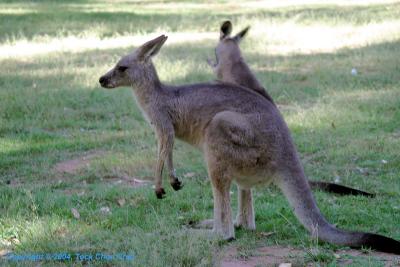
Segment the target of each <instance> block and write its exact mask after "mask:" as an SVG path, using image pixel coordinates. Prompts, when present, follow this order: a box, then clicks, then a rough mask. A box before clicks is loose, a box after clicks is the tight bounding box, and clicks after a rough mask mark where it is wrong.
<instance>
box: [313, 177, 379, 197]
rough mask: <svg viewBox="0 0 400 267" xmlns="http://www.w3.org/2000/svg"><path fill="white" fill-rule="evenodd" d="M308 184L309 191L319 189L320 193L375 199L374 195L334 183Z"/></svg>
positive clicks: (314, 182) (319, 182) (315, 182)
mask: <svg viewBox="0 0 400 267" xmlns="http://www.w3.org/2000/svg"><path fill="white" fill-rule="evenodd" d="M308 182H309V184H310V187H311V189H320V190H322V191H326V192H329V193H335V194H339V195H354V196H366V197H375V194H373V193H368V192H365V191H362V190H358V189H355V188H351V187H348V186H344V185H340V184H335V183H328V182H322V181H310V180H309V181H308Z"/></svg>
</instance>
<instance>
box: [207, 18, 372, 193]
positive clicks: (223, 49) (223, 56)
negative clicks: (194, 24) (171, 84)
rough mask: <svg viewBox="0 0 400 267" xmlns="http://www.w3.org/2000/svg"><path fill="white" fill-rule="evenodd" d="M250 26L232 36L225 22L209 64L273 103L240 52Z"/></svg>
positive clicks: (320, 185)
mask: <svg viewBox="0 0 400 267" xmlns="http://www.w3.org/2000/svg"><path fill="white" fill-rule="evenodd" d="M249 28H250V27H246V28H245V29H244V30H242V31H240V32H239V33H238V34H236V35H235V36H234V37H230V34H231V32H232V23H231V22H230V21H225V22H223V23H222V25H221V29H220V40H219V43H218V45H217V47H216V49H215V57H216V63H213V62H212V61H211V60H208V64H209V65H210V66H211V67H212V69H213V70H214V72H215V74H216V75H217V78H218V80H219V81H221V82H226V83H232V84H236V85H240V86H244V87H247V88H249V89H252V90H254V91H256V92H257V93H259V94H260V95H262V96H263V97H265V98H266V99H267V100H268V101H271V102H272V103H273V102H274V101H273V99H272V97H271V96H270V95H269V94H268V93H267V92H266V90H265V88H264V87H263V86H262V85H261V83H260V82H259V81H258V80H257V78H256V76H255V75H254V74H253V72H252V71H251V70H250V68H249V66H248V65H247V63H246V62H245V60H244V58H243V57H242V53H241V52H240V48H239V43H240V41H241V40H242V39H243V37H244V36H246V34H247V32H248V30H249ZM308 182H309V184H310V186H311V188H312V189H320V190H324V191H327V192H332V193H336V194H341V195H363V196H369V197H375V195H374V194H371V193H368V192H364V191H361V190H358V189H354V188H351V187H347V186H343V185H339V184H335V183H328V182H322V181H308Z"/></svg>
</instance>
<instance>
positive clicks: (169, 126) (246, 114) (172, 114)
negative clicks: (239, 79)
mask: <svg viewBox="0 0 400 267" xmlns="http://www.w3.org/2000/svg"><path fill="white" fill-rule="evenodd" d="M166 40H167V36H165V35H161V36H159V37H157V38H155V39H153V40H150V41H148V42H146V43H144V44H143V45H142V46H140V47H139V48H137V49H136V50H135V51H133V52H132V53H130V54H128V55H126V56H124V57H122V58H121V59H120V60H119V61H118V63H117V64H116V65H115V66H114V67H113V68H112V69H111V70H109V71H108V72H107V73H106V74H104V75H103V76H101V77H100V79H99V83H100V84H101V86H102V87H104V88H107V89H112V88H116V87H121V86H131V87H133V93H134V96H135V99H136V101H137V103H138V105H139V106H140V108H141V110H142V112H143V115H144V116H145V117H146V119H147V120H148V121H149V123H150V124H151V125H152V127H153V128H154V130H155V132H156V136H157V139H158V160H157V164H156V175H155V193H156V195H157V197H162V196H163V195H164V194H165V191H164V189H163V187H162V179H161V176H162V171H163V165H164V162H165V161H166V163H167V164H166V165H167V169H168V171H169V175H170V180H171V181H172V184H174V183H177V182H176V181H177V180H178V179H177V177H176V176H175V174H174V171H173V160H172V149H173V143H174V138H175V137H176V138H179V139H181V140H183V141H185V142H187V143H189V144H191V145H192V146H195V147H197V148H198V149H200V150H201V151H202V152H203V155H204V159H205V162H206V165H207V170H208V174H209V177H210V180H211V186H212V192H213V199H214V220H213V230H212V232H213V233H214V234H216V235H218V236H221V237H222V238H224V239H226V240H232V239H234V237H235V232H234V226H233V220H232V216H231V206H230V186H231V183H232V182H236V183H237V184H238V185H239V188H240V191H239V210H238V216H237V223H238V225H240V226H242V227H244V228H247V229H255V220H254V209H253V200H252V194H251V188H252V187H253V186H255V185H260V184H270V183H274V184H276V185H277V186H278V187H279V188H280V189H281V190H282V191H283V193H284V195H285V196H286V198H287V199H288V201H289V204H290V205H291V206H292V207H293V209H294V213H295V215H296V217H297V218H298V219H299V221H300V222H301V223H302V224H303V225H304V227H305V228H306V229H307V230H308V231H309V232H311V233H312V235H313V236H316V237H318V239H320V240H322V241H326V242H330V243H333V244H338V245H344V246H351V247H361V246H365V247H370V248H373V249H376V250H380V251H385V252H391V253H397V254H400V242H399V241H396V240H394V239H391V238H388V237H385V236H381V235H377V234H370V233H364V232H353V231H345V230H341V229H337V228H336V227H335V226H333V225H332V224H330V223H328V222H327V221H326V219H325V218H324V217H323V215H322V214H321V212H320V210H319V209H318V207H317V205H316V202H315V199H314V197H313V195H312V192H311V190H310V186H309V184H308V181H307V178H306V176H305V174H304V170H303V167H302V165H301V163H300V160H299V158H298V156H297V152H296V148H295V146H294V144H293V141H292V138H291V135H290V132H289V129H288V127H287V125H286V123H285V121H284V120H283V117H282V116H281V114H280V112H279V110H278V109H277V108H276V106H275V105H274V104H273V103H272V102H270V101H265V99H264V98H261V97H260V96H259V94H258V93H256V92H254V91H253V90H250V89H248V88H245V87H240V86H237V85H233V84H228V83H213V82H206V83H198V84H189V85H181V86H171V85H166V84H163V83H162V82H161V81H160V80H159V78H158V75H157V72H156V69H155V67H154V65H153V63H152V57H154V56H155V55H156V54H157V53H158V52H159V51H160V49H161V47H162V45H163V44H164V43H165V41H166ZM171 177H172V178H171Z"/></svg>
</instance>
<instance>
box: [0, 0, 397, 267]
mask: <svg viewBox="0 0 400 267" xmlns="http://www.w3.org/2000/svg"><path fill="white" fill-rule="evenodd" d="M172 4H173V3H168V5H167V6H166V7H169V8H163V7H162V6H161V5H157V2H151V3H150V4H144V2H134V3H133V2H129V1H117V2H116V1H106V0H104V1H100V0H99V1H65V2H63V1H57V2H53V1H3V2H2V3H0V25H1V26H0V62H1V65H0V250H2V249H7V250H12V251H14V252H16V253H20V254H24V253H34V252H36V253H45V252H46V253H50V252H53V253H55V252H70V253H75V252H91V253H95V252H103V253H109V254H113V253H114V254H115V253H118V252H124V253H128V254H132V255H134V257H135V259H134V260H133V261H132V262H130V263H131V264H133V265H134V266H197V265H199V266H213V265H215V264H216V263H217V262H218V261H219V259H220V252H222V251H223V250H224V249H225V248H226V247H227V246H229V245H231V244H226V243H224V242H218V241H217V240H213V239H209V238H207V237H206V236H204V235H201V234H199V233H193V232H191V231H188V230H187V229H186V227H185V226H186V225H187V224H189V223H191V222H194V221H199V220H202V219H206V218H210V217H211V216H212V194H211V188H210V184H209V182H208V180H207V179H205V177H206V176H207V173H206V169H205V166H204V163H203V160H202V157H201V154H200V153H199V152H198V151H196V150H195V149H194V148H192V147H190V146H188V145H186V144H184V143H182V142H177V143H176V146H175V149H174V159H175V167H176V169H177V173H178V174H179V176H181V177H182V178H183V176H184V175H185V174H187V173H190V172H194V173H195V175H194V176H193V177H190V178H183V181H184V183H185V187H184V188H183V190H181V191H179V192H174V191H172V189H171V188H169V187H167V186H166V190H167V198H166V199H165V200H162V201H159V200H157V199H156V198H155V196H154V193H153V190H152V188H151V186H146V187H142V188H131V187H127V186H124V185H115V184H112V183H110V182H107V177H121V176H123V175H129V176H135V177H139V178H140V177H146V176H152V174H153V168H154V164H155V160H156V141H155V136H154V133H153V131H152V130H151V128H150V127H149V126H148V125H147V123H146V122H145V121H144V119H143V117H142V115H141V113H140V110H139V108H138V107H137V105H136V103H135V101H134V99H133V98H132V93H131V89H129V88H124V89H117V90H111V91H109V90H104V89H102V88H100V87H99V86H98V83H97V80H98V78H99V76H100V75H101V74H103V73H104V72H105V71H106V70H108V69H109V68H110V67H111V66H113V64H115V63H116V61H117V60H118V58H119V57H120V56H122V55H124V54H126V53H128V52H129V51H131V50H132V47H133V46H132V47H127V44H125V43H121V44H120V46H121V47H111V48H107V47H103V48H101V49H98V48H96V47H95V45H96V43H94V47H93V49H82V50H79V51H74V50H73V48H71V47H67V48H65V49H64V48H60V49H59V48H57V49H55V50H52V51H50V52H46V51H45V52H43V53H36V52H35V51H34V49H33V48H32V51H30V50H29V47H30V46H32V47H33V46H34V45H35V44H39V45H42V46H43V47H45V48H46V47H47V46H46V45H48V44H49V43H50V42H51V41H55V40H60V39H61V38H68V37H71V36H72V37H76V38H78V39H80V40H86V39H87V38H90V37H93V36H95V37H96V38H98V39H96V40H99V41H102V40H105V39H106V38H110V39H112V38H119V37H121V36H122V37H123V36H130V35H140V36H145V37H146V36H150V33H152V34H153V35H154V33H160V32H163V33H164V32H165V33H167V34H172V33H174V32H192V33H191V35H195V34H196V32H215V35H211V37H210V38H208V37H207V38H204V39H201V38H200V39H199V40H195V41H193V42H184V41H180V42H176V40H174V38H173V35H171V36H172V37H170V39H169V40H168V42H167V43H166V45H165V46H164V47H163V49H162V51H161V52H160V54H159V56H158V57H157V59H155V64H156V67H157V69H158V71H159V74H160V76H161V79H162V80H164V81H166V82H168V83H172V84H182V83H192V82H198V81H206V80H212V79H214V76H213V74H212V73H211V70H210V69H209V68H208V66H207V65H206V62H205V59H206V58H207V57H208V56H211V55H213V49H214V46H215V44H216V42H217V37H218V27H219V24H220V23H221V22H222V20H224V19H227V18H230V19H232V20H233V22H234V27H235V28H234V31H236V30H239V29H240V27H242V26H245V25H248V24H251V25H253V26H254V27H253V29H252V30H251V31H250V33H249V36H248V39H246V40H245V41H243V44H242V48H243V53H244V55H245V57H246V59H247V61H248V62H249V64H250V65H251V67H252V68H253V69H254V70H255V72H256V75H257V76H258V77H259V78H260V80H261V81H262V83H263V84H264V85H265V86H266V88H267V89H268V91H269V92H270V93H271V95H272V96H273V98H274V99H275V100H276V102H277V103H278V104H279V106H280V109H281V111H282V113H283V115H284V117H285V119H286V121H287V122H288V125H289V128H290V129H291V131H292V134H293V137H294V140H295V143H296V146H297V148H298V150H299V153H300V155H301V158H302V160H303V162H304V166H305V169H306V173H307V175H308V176H309V177H310V178H311V179H316V180H326V181H334V180H335V178H338V177H339V178H340V181H341V182H342V183H345V184H347V185H351V186H355V187H358V188H361V189H364V190H367V191H371V192H375V193H377V194H378V196H377V198H375V199H367V198H362V197H337V196H333V195H329V194H325V193H322V192H316V198H317V201H318V204H319V206H320V208H321V210H322V212H323V213H324V214H325V215H326V217H327V218H328V220H329V221H331V222H333V223H335V224H337V225H338V226H340V227H341V228H345V229H358V230H364V231H369V232H378V233H381V234H385V235H388V236H391V237H393V238H396V239H400V224H399V222H400V178H399V173H400V156H399V153H398V151H400V124H399V121H400V87H399V82H398V81H399V77H400V75H399V73H400V63H399V61H398V58H399V57H400V31H399V30H394V31H393V32H390V34H386V33H385V32H382V34H375V35H374V34H371V35H368V34H367V35H366V37H365V38H364V39H362V38H361V39H357V38H358V36H357V34H358V33H359V32H357V31H358V30H360V29H365V30H366V32H369V29H371V32H373V31H374V29H375V28H374V27H376V25H378V26H379V25H389V24H387V23H392V24H393V23H394V24H393V25H397V24H398V23H400V20H399V19H398V18H399V14H400V4H399V3H398V2H391V3H388V4H382V3H371V4H370V5H360V6H358V5H357V2H350V4H347V5H342V4H338V5H336V4H321V5H304V4H300V3H299V4H298V5H294V6H293V5H285V6H278V7H274V6H272V5H271V6H265V7H251V6H246V5H243V6H238V5H236V4H234V3H233V2H225V1H220V2H218V3H216V4H212V3H208V2H204V3H198V4H191V3H189V2H178V3H176V4H174V5H172ZM287 25H289V27H287ZM264 27H265V29H267V31H269V30H270V31H272V33H273V34H272V35H264V34H263V33H264V31H263V29H264ZM319 27H320V28H321V29H328V30H332V31H333V33H337V34H338V36H339V37H340V38H343V44H342V43H339V44H338V45H336V46H333V47H329V44H328V46H327V47H325V48H326V49H324V50H323V51H318V50H312V49H311V50H310V49H309V48H308V47H307V46H306V45H302V43H301V42H298V41H299V39H296V38H297V37H296V38H295V37H293V36H291V34H293V33H294V30H293V31H290V29H292V28H293V29H303V30H304V31H305V32H307V31H308V30H310V29H318V28H319ZM275 28H276V29H278V30H277V31H279V29H285V30H288V31H289V32H286V31H282V32H281V33H277V32H275V31H274V29H275ZM378 32H379V31H378ZM321 33H323V32H321ZM346 34H347V35H346ZM354 36H356V37H357V38H356V39H354V41H353V42H352V43H351V44H348V43H346V40H347V39H346V38H353V37H354ZM309 37H310V36H309V35H307V36H306V37H304V38H309ZM317 37H318V36H317ZM339 37H338V38H339ZM291 38H294V39H291ZM174 41H175V42H174ZM300 41H301V39H300ZM315 41H316V42H318V41H321V40H318V38H316V40H315ZM21 42H26V43H27V44H28V46H27V47H28V50H27V51H25V52H26V53H25V54H23V55H16V56H8V55H5V54H1V50H2V49H3V48H6V47H9V46H13V45H15V44H18V43H21ZM128 45H129V44H128ZM325 45H326V44H325ZM31 52H32V53H31ZM353 67H355V68H357V70H358V73H359V74H358V75H357V76H352V75H351V73H350V72H351V69H352V68H353ZM93 150H96V151H103V152H104V153H103V154H102V156H101V157H99V158H96V159H95V160H93V162H92V164H91V165H90V166H88V167H85V168H83V169H82V170H81V171H80V172H78V173H77V174H76V175H61V174H59V173H57V172H55V171H54V166H55V164H56V163H58V162H60V161H64V160H68V159H73V158H76V157H80V156H82V155H83V154H84V152H87V151H93ZM384 162H386V163H384ZM80 190H83V191H84V194H79V193H77V192H78V191H79V192H80ZM232 191H233V203H232V206H233V209H234V210H235V209H236V192H235V189H232ZM71 192H72V193H71ZM255 196H256V201H255V209H256V223H257V231H256V232H249V231H244V230H238V231H237V232H236V233H237V240H236V241H235V242H233V244H232V245H235V246H237V247H238V248H239V250H240V252H241V255H242V256H244V257H246V256H251V255H252V253H253V248H257V247H260V246H265V245H275V244H279V245H282V246H294V247H297V248H300V249H304V251H305V253H304V257H300V258H297V259H295V261H296V262H298V263H299V264H302V263H303V264H304V263H306V262H314V263H317V264H320V265H329V266H336V265H338V264H339V261H338V260H337V259H336V258H335V257H334V255H333V253H334V251H335V250H336V249H338V248H339V247H338V246H333V245H329V244H318V243H316V241H315V240H313V239H311V238H310V237H309V235H308V234H307V232H306V231H305V230H304V229H303V228H302V227H301V226H300V224H299V223H298V222H297V220H296V219H295V217H294V215H293V213H292V211H291V209H290V208H289V206H288V204H287V202H286V200H285V199H284V197H283V196H282V195H281V193H280V192H279V191H278V190H276V189H275V188H273V187H272V188H258V189H257V190H256V193H255ZM120 198H124V199H125V200H126V203H125V205H123V206H120V205H118V199H120ZM102 207H109V208H110V209H111V214H103V213H102V212H101V211H100V209H101V208H102ZM71 208H76V209H77V210H78V211H79V213H80V219H75V218H74V217H73V214H72V212H71ZM262 232H274V234H273V235H271V236H268V237H263V235H262V234H261V233H262ZM315 247H318V248H319V249H320V250H319V252H318V253H310V251H312V250H313V249H314V248H315ZM25 263H27V264H31V265H32V266H35V265H36V264H37V263H34V262H25ZM56 263H57V262H54V261H48V262H44V265H48V266H53V265H54V264H56ZM86 263H87V262H86ZM86 263H85V262H81V263H79V264H81V265H84V264H86ZM0 264H8V265H11V266H13V265H16V263H12V262H9V261H5V260H3V261H2V262H0ZM57 264H60V265H62V263H57ZM79 264H78V266H79ZM90 264H95V265H107V264H110V263H109V262H108V263H107V262H105V261H96V262H90ZM118 264H119V265H124V264H126V262H124V261H114V262H112V265H113V266H114V265H118ZM353 265H354V266H368V265H369V266H383V263H382V262H381V261H380V260H379V258H376V257H372V256H368V255H367V256H365V257H354V259H353Z"/></svg>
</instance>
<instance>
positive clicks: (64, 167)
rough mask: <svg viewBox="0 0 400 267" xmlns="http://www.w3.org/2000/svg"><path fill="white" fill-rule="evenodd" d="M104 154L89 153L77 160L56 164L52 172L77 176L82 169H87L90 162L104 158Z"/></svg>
mask: <svg viewBox="0 0 400 267" xmlns="http://www.w3.org/2000/svg"><path fill="white" fill-rule="evenodd" d="M104 154H105V152H103V151H89V152H86V153H85V154H84V155H82V156H80V157H78V158H74V159H71V160H67V161H62V162H59V163H57V164H56V166H55V167H54V170H55V171H56V172H58V173H67V174H77V173H78V172H79V171H80V170H82V169H83V168H85V167H88V166H89V165H90V161H91V160H93V159H95V158H98V157H100V156H104Z"/></svg>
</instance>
